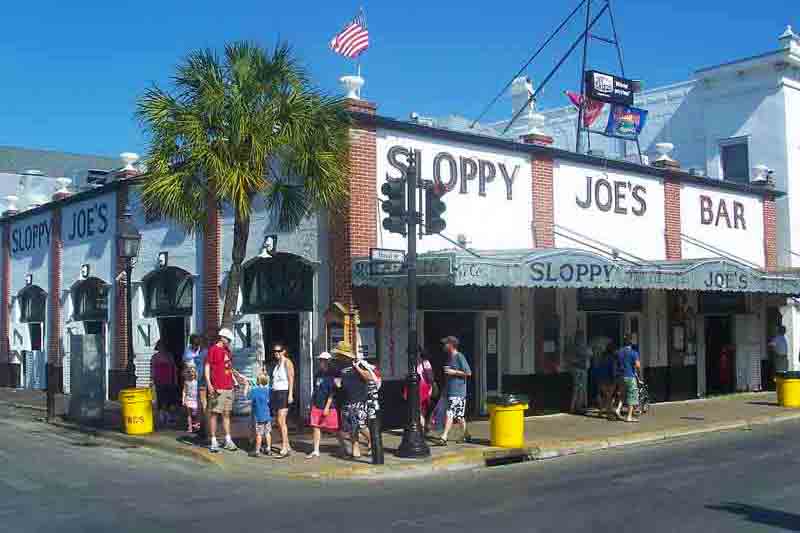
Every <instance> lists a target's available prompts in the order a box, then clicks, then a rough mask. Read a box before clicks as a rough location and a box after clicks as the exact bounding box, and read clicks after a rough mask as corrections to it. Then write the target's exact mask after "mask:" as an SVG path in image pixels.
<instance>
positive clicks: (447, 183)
mask: <svg viewBox="0 0 800 533" xmlns="http://www.w3.org/2000/svg"><path fill="white" fill-rule="evenodd" d="M410 153H413V154H414V156H415V158H416V161H417V169H418V175H419V177H420V178H422V179H424V180H430V181H434V182H436V183H439V184H441V185H442V187H444V189H445V190H447V194H445V195H444V197H443V200H444V202H445V204H446V205H447V211H446V212H445V213H444V219H445V220H446V221H447V233H448V234H451V235H458V234H463V235H465V236H466V238H467V240H468V241H469V242H470V246H472V247H473V248H484V249H495V250H496V249H510V248H514V249H517V248H530V247H532V246H533V238H532V232H531V229H530V228H531V223H532V221H533V200H532V193H531V181H532V178H531V164H530V160H529V158H528V156H527V155H522V156H520V155H518V154H517V153H515V152H509V151H504V150H494V149H491V148H486V147H485V146H479V145H472V144H465V143H459V142H452V141H449V140H440V139H438V138H434V137H430V136H422V135H411V134H405V133H404V134H399V133H396V132H394V131H391V130H385V129H379V130H378V132H377V154H376V158H377V161H376V174H377V175H376V180H375V181H376V183H375V184H376V187H377V195H378V197H381V196H382V193H381V192H380V188H381V185H383V183H384V182H386V180H390V179H397V178H400V177H402V176H403V175H404V173H405V171H406V169H407V168H408V155H409V154H410ZM480 215H485V216H480ZM380 218H381V215H379V218H378V231H379V232H380V233H379V242H381V243H382V246H384V247H390V248H392V247H401V245H402V242H401V241H402V240H403V239H402V237H400V236H396V235H393V234H388V233H386V232H381V224H380ZM498 228H502V231H498ZM394 244H397V246H395V245H394ZM446 246H449V245H448V244H447V243H446V242H445V241H443V240H442V239H441V238H440V237H438V236H430V237H426V238H424V239H422V240H421V241H420V242H419V244H418V249H419V251H420V252H425V251H430V250H440V249H442V248H443V247H446Z"/></svg>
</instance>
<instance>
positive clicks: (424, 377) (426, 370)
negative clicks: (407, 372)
mask: <svg viewBox="0 0 800 533" xmlns="http://www.w3.org/2000/svg"><path fill="white" fill-rule="evenodd" d="M417 375H419V420H420V424H422V427H423V428H425V432H426V433H427V431H428V429H429V428H428V427H427V426H426V425H425V417H427V416H428V413H429V412H430V409H431V398H432V397H433V396H434V394H433V393H434V387H435V385H436V381H435V380H434V377H433V367H432V366H431V362H430V361H429V360H428V358H427V357H426V356H425V353H424V352H423V350H422V347H421V346H420V347H419V348H418V350H417ZM403 399H405V400H407V399H408V391H406V388H405V387H403Z"/></svg>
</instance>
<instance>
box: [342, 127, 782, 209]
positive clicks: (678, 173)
mask: <svg viewBox="0 0 800 533" xmlns="http://www.w3.org/2000/svg"><path fill="white" fill-rule="evenodd" d="M351 117H352V118H353V120H354V121H355V123H357V124H361V125H370V126H373V127H375V128H385V129H389V130H394V131H400V132H403V133H408V134H414V135H421V136H426V137H432V138H436V139H443V140H447V141H452V142H459V143H465V144H473V145H479V146H481V147H490V148H496V149H498V150H506V151H509V152H517V153H522V154H527V155H530V156H532V157H538V158H543V159H561V160H565V161H572V162H575V163H582V164H586V165H591V166H596V167H598V168H603V169H606V168H610V169H614V170H620V171H623V172H633V173H638V174H645V175H649V176H655V177H658V178H662V179H671V180H676V181H679V182H682V183H686V184H689V185H702V186H704V187H709V188H712V189H720V190H726V191H734V192H738V193H742V194H749V195H753V196H758V197H762V198H778V197H781V196H784V195H785V193H784V192H783V191H778V190H775V189H764V188H761V187H754V186H752V185H748V184H740V183H733V182H730V181H722V180H717V179H713V178H709V177H703V176H694V175H692V174H689V173H688V172H686V171H683V170H680V169H678V170H671V169H662V168H656V167H652V166H648V165H640V164H637V163H631V162H628V161H620V160H617V159H605V158H599V157H594V156H589V155H584V154H579V153H575V152H569V151H567V150H561V149H559V148H555V147H552V146H542V145H536V144H525V143H521V142H516V141H511V140H507V139H502V138H498V137H491V136H488V135H481V134H475V133H467V132H463V131H455V130H446V129H442V128H436V127H432V126H425V125H423V124H416V123H413V122H405V121H401V120H397V119H393V118H389V117H383V116H380V115H371V114H365V113H351Z"/></svg>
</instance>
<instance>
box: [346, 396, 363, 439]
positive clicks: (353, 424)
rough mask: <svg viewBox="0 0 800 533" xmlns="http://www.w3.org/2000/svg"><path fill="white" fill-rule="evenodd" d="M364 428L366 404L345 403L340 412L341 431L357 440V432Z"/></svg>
mask: <svg viewBox="0 0 800 533" xmlns="http://www.w3.org/2000/svg"><path fill="white" fill-rule="evenodd" d="M365 427H367V402H353V403H346V404H345V405H344V411H343V412H342V431H343V432H344V433H347V434H349V435H350V436H351V437H352V438H353V440H355V439H356V438H358V432H359V431H360V430H361V429H362V428H365Z"/></svg>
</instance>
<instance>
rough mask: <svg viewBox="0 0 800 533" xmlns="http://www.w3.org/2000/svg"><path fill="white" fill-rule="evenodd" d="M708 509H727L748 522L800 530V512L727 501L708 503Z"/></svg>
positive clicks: (726, 510) (788, 529) (787, 529)
mask: <svg viewBox="0 0 800 533" xmlns="http://www.w3.org/2000/svg"><path fill="white" fill-rule="evenodd" d="M706 509H712V510H714V511H725V512H728V513H732V514H737V515H740V516H742V517H744V518H745V519H746V520H747V521H748V522H752V523H754V524H764V525H767V526H772V527H777V528H781V529H784V530H786V531H800V514H793V513H787V512H784V511H778V510H775V509H768V508H766V507H761V506H759V505H749V504H746V503H735V502H727V503H722V504H719V505H706Z"/></svg>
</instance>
